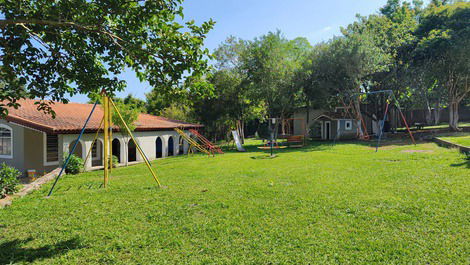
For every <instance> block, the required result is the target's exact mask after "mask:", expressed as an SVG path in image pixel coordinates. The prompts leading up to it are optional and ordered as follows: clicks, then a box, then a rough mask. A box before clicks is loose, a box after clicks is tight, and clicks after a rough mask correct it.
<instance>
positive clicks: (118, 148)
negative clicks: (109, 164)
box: [111, 138, 121, 163]
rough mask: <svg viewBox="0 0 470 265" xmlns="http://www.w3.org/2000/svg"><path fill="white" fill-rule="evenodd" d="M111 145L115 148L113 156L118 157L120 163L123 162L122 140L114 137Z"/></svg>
mask: <svg viewBox="0 0 470 265" xmlns="http://www.w3.org/2000/svg"><path fill="white" fill-rule="evenodd" d="M111 145H112V148H113V156H115V157H117V160H118V163H121V142H120V141H119V139H116V138H114V140H113V141H112V142H111Z"/></svg>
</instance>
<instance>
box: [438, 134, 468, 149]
mask: <svg viewBox="0 0 470 265" xmlns="http://www.w3.org/2000/svg"><path fill="white" fill-rule="evenodd" d="M439 139H442V140H445V141H448V142H451V143H455V144H459V145H463V146H468V147H470V133H459V134H456V135H453V136H447V137H439Z"/></svg>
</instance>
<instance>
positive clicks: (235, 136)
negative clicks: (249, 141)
mask: <svg viewBox="0 0 470 265" xmlns="http://www.w3.org/2000/svg"><path fill="white" fill-rule="evenodd" d="M232 135H233V140H235V144H236V145H237V150H238V151H239V152H245V148H243V146H242V141H241V140H240V135H238V131H232Z"/></svg>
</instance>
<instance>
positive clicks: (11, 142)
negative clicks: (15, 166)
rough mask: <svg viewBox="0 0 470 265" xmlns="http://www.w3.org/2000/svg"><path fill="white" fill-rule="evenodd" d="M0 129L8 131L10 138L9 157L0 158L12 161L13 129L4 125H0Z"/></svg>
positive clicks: (2, 156) (1, 156)
mask: <svg viewBox="0 0 470 265" xmlns="http://www.w3.org/2000/svg"><path fill="white" fill-rule="evenodd" d="M0 128H5V129H7V130H10V132H11V137H10V147H11V152H10V154H9V155H0V158H4V159H13V137H14V135H13V129H12V128H11V127H10V126H8V125H6V124H0Z"/></svg>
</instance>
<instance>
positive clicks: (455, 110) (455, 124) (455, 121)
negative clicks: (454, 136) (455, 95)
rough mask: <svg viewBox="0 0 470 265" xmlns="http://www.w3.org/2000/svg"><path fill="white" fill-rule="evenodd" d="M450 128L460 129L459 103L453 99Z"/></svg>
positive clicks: (450, 107) (453, 129) (450, 108)
mask: <svg viewBox="0 0 470 265" xmlns="http://www.w3.org/2000/svg"><path fill="white" fill-rule="evenodd" d="M449 128H450V129H451V130H452V131H460V129H459V103H458V102H456V101H455V100H452V101H451V102H450V104H449Z"/></svg>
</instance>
